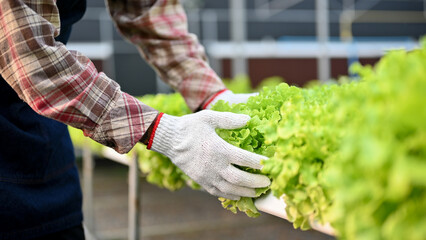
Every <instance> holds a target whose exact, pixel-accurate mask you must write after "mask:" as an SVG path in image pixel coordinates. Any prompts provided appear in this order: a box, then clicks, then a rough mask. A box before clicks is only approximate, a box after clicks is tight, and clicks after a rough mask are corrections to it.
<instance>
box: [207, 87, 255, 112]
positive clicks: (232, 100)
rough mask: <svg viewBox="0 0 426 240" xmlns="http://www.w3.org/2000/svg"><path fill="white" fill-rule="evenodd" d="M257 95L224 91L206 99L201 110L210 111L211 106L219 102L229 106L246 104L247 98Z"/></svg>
mask: <svg viewBox="0 0 426 240" xmlns="http://www.w3.org/2000/svg"><path fill="white" fill-rule="evenodd" d="M257 95H259V93H233V92H232V91H231V90H228V89H224V90H222V91H220V92H218V93H216V94H214V95H213V96H212V97H210V98H209V99H207V101H206V102H205V103H204V105H203V109H211V108H212V106H213V105H214V104H215V103H217V102H218V101H219V100H224V101H225V102H228V103H229V104H230V105H232V104H237V103H245V102H247V99H248V98H249V97H252V96H257Z"/></svg>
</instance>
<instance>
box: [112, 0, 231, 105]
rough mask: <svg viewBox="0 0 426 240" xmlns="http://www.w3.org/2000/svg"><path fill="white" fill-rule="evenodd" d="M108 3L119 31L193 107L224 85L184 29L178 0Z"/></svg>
mask: <svg viewBox="0 0 426 240" xmlns="http://www.w3.org/2000/svg"><path fill="white" fill-rule="evenodd" d="M108 5H109V10H110V13H111V16H112V18H113V20H114V22H115V23H116V26H117V28H118V29H119V30H120V32H121V34H122V35H123V36H124V37H125V38H126V39H128V40H129V41H131V42H132V43H133V44H135V45H136V46H137V47H138V49H139V51H140V53H141V54H142V56H143V57H144V58H145V59H146V60H147V61H148V62H149V63H150V64H151V65H152V66H153V67H154V69H155V70H156V71H157V73H158V74H159V75H160V77H161V78H162V79H163V80H164V81H166V82H167V83H168V84H169V85H170V86H172V87H173V88H174V89H175V90H177V91H179V92H180V93H181V94H182V96H183V97H184V98H185V101H186V103H187V105H188V106H189V107H190V108H191V109H192V110H193V111H195V110H196V109H198V108H199V107H200V106H201V105H202V103H203V102H204V101H205V100H206V99H207V98H208V97H210V96H211V95H213V94H214V93H216V92H218V91H220V90H222V89H224V88H225V86H224V85H223V83H222V81H221V79H220V78H219V77H218V76H217V74H216V73H215V72H214V71H213V70H212V69H211V67H210V66H209V64H208V62H207V58H206V55H205V51H204V48H203V47H202V46H201V45H200V44H199V42H198V39H197V37H196V36H195V35H193V34H190V33H188V31H187V20H186V15H185V12H184V10H183V8H182V6H181V5H180V4H179V1H177V0H158V1H142V3H141V2H140V1H139V0H125V1H124V0H123V1H113V0H109V1H108ZM128 6H132V8H130V7H128Z"/></svg>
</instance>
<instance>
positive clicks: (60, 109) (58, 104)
mask: <svg viewBox="0 0 426 240" xmlns="http://www.w3.org/2000/svg"><path fill="white" fill-rule="evenodd" d="M43 3H44V5H43V6H44V9H43V10H44V11H45V13H46V14H43V13H40V12H36V10H39V9H41V8H38V7H37V1H32V5H26V4H24V3H23V2H22V1H18V0H2V1H1V3H0V74H1V75H2V76H3V78H4V79H5V80H6V81H7V82H8V84H9V85H10V86H12V88H13V89H14V90H15V91H16V92H17V94H18V95H19V97H20V98H21V99H22V100H24V101H25V102H27V103H28V104H29V105H30V106H31V107H32V108H33V109H34V110H35V111H36V112H37V113H39V114H41V115H44V116H46V117H49V118H52V119H55V120H57V121H60V122H63V123H65V124H68V125H71V126H73V127H76V128H80V129H82V130H83V131H84V133H85V134H86V135H87V136H89V137H91V138H93V139H94V140H96V141H98V142H100V143H102V144H104V145H107V146H110V147H113V148H115V149H116V150H117V151H119V152H127V151H129V150H130V149H131V147H132V146H133V145H134V144H136V142H138V140H139V139H140V138H141V137H142V135H143V133H144V132H145V131H146V129H147V128H148V126H149V125H150V123H151V122H152V120H153V119H154V118H155V116H156V115H157V111H156V110H154V109H152V108H150V107H148V106H146V105H144V104H142V103H141V102H139V101H138V100H137V99H135V98H134V97H132V96H130V95H128V94H126V93H124V92H122V91H121V90H120V87H119V85H118V84H117V83H116V82H114V81H113V80H111V79H110V78H108V77H107V76H106V75H105V74H103V73H99V72H98V71H97V70H96V68H95V66H94V65H93V64H92V62H91V61H90V60H89V59H88V58H87V57H85V56H83V55H81V54H80V53H78V52H74V51H68V50H67V49H66V47H65V46H64V45H63V44H61V43H59V42H56V41H55V40H54V37H55V36H56V35H57V34H58V22H56V20H57V21H59V16H58V15H57V9H56V6H55V2H54V1H53V0H51V1H50V2H49V1H47V3H46V1H43ZM39 4H41V2H40V3H39ZM33 8H34V9H33ZM46 8H48V9H46ZM55 14H56V17H55ZM22 16H24V17H22ZM48 20H51V21H52V22H50V21H48Z"/></svg>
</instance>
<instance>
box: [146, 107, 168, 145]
mask: <svg viewBox="0 0 426 240" xmlns="http://www.w3.org/2000/svg"><path fill="white" fill-rule="evenodd" d="M163 114H164V113H159V114H158V117H157V120H156V121H155V123H154V128H153V129H152V133H151V136H150V137H149V142H148V146H146V149H148V150H149V149H151V146H152V141H153V140H154V136H155V131H156V130H157V127H158V124H160V119H161V117H162V116H163Z"/></svg>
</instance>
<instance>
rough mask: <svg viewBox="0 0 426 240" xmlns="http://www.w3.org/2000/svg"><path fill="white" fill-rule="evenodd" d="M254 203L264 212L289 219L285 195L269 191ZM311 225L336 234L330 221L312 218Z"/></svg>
mask: <svg viewBox="0 0 426 240" xmlns="http://www.w3.org/2000/svg"><path fill="white" fill-rule="evenodd" d="M283 196H284V195H283ZM254 205H255V206H256V208H257V209H258V210H260V211H262V212H265V213H268V214H271V215H274V216H277V217H280V218H283V219H286V220H288V216H287V213H286V211H285V207H286V203H285V202H284V199H283V197H281V198H277V197H275V196H274V195H273V194H272V193H271V192H269V193H268V194H265V195H263V196H261V197H259V198H258V199H256V200H255V202H254ZM310 225H311V227H312V229H315V230H317V231H319V232H322V233H325V234H328V235H332V236H334V229H333V228H332V227H331V226H330V224H328V223H327V224H325V225H321V224H319V223H318V222H316V221H314V220H313V219H311V221H310Z"/></svg>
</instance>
